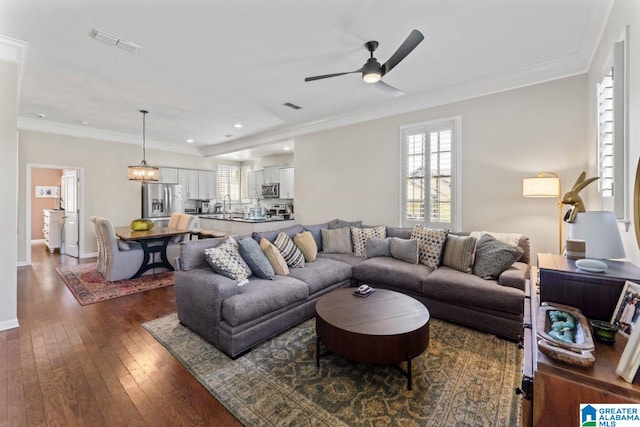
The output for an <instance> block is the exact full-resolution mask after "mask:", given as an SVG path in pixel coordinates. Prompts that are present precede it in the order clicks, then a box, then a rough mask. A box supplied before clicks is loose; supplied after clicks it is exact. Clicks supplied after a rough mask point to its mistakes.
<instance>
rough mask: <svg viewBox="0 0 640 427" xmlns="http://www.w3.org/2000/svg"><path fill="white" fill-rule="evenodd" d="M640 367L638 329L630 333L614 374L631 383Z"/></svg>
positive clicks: (639, 332)
mask: <svg viewBox="0 0 640 427" xmlns="http://www.w3.org/2000/svg"><path fill="white" fill-rule="evenodd" d="M639 367H640V327H638V328H634V329H633V330H632V331H631V336H630V337H629V340H628V341H627V344H626V345H625V347H624V350H623V352H622V356H620V361H619V362H618V366H617V367H616V374H618V375H620V377H622V379H623V380H625V381H626V382H628V383H633V382H634V380H635V379H636V376H637V374H638V368H639Z"/></svg>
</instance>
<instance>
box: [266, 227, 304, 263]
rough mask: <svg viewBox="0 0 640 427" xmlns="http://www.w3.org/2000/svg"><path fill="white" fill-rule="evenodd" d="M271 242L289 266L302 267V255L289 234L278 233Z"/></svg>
mask: <svg viewBox="0 0 640 427" xmlns="http://www.w3.org/2000/svg"><path fill="white" fill-rule="evenodd" d="M273 244H274V245H275V246H276V248H278V250H279V251H280V253H281V254H282V257H283V258H284V260H285V261H286V263H287V265H288V266H289V267H294V268H297V267H304V255H302V252H300V249H298V247H297V246H296V244H295V243H293V240H291V238H290V237H289V236H287V235H286V234H284V233H279V234H278V236H277V237H276V241H275V242H273Z"/></svg>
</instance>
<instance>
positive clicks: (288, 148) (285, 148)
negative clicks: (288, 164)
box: [283, 147, 291, 151]
mask: <svg viewBox="0 0 640 427" xmlns="http://www.w3.org/2000/svg"><path fill="white" fill-rule="evenodd" d="M283 150H284V151H289V150H291V147H284V148H283Z"/></svg>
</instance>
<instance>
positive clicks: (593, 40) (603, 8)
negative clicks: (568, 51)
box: [580, 1, 614, 68]
mask: <svg viewBox="0 0 640 427" xmlns="http://www.w3.org/2000/svg"><path fill="white" fill-rule="evenodd" d="M613 4H614V2H613V1H601V2H597V3H596V5H595V6H593V7H591V16H590V19H589V24H588V25H587V28H586V29H585V36H584V39H583V40H582V48H581V49H580V52H582V54H583V55H584V57H585V58H587V62H588V68H591V61H593V58H594V57H595V55H596V52H597V51H598V46H599V44H600V40H602V35H603V34H604V32H605V30H606V28H607V22H608V21H609V15H610V14H611V10H612V9H613Z"/></svg>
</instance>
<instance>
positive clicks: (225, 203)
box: [222, 193, 231, 218]
mask: <svg viewBox="0 0 640 427" xmlns="http://www.w3.org/2000/svg"><path fill="white" fill-rule="evenodd" d="M227 197H228V198H229V204H228V205H227ZM227 209H231V195H229V194H228V193H227V194H226V195H225V196H224V198H223V199H222V217H223V218H224V217H226V216H227Z"/></svg>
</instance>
